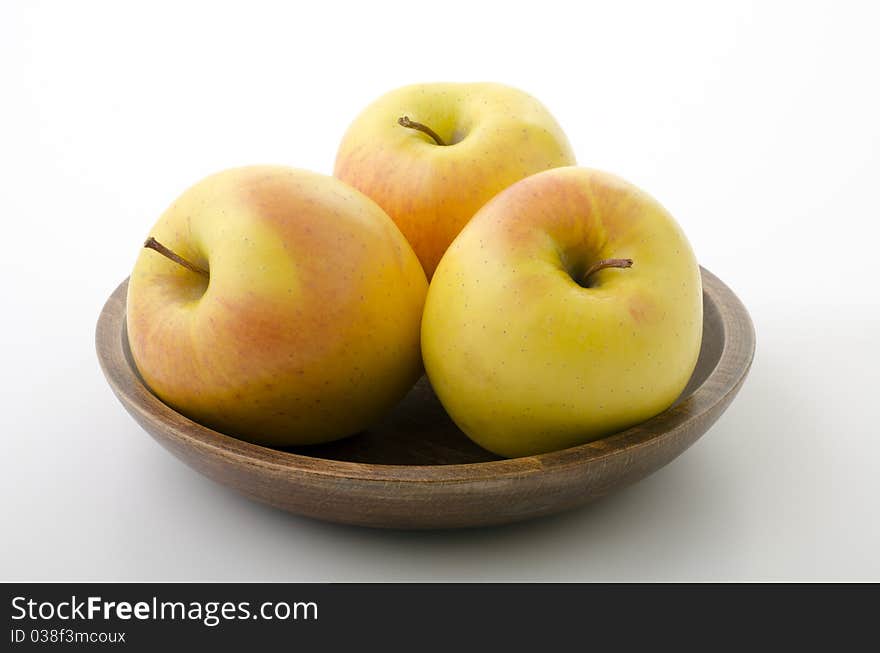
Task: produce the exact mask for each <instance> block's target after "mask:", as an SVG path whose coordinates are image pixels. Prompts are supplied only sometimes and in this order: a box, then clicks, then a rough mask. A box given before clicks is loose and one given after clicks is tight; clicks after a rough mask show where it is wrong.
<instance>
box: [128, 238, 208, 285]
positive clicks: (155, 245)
mask: <svg viewBox="0 0 880 653" xmlns="http://www.w3.org/2000/svg"><path fill="white" fill-rule="evenodd" d="M144 247H146V248H147V249H154V250H156V251H157V252H159V253H160V254H161V255H162V256H165V257H167V258H170V259H171V260H172V261H174V262H175V263H177V264H178V265H182V266H183V267H185V268H186V269H187V270H192V271H193V272H195V273H196V274H201V275H203V276H205V277H207V276H208V271H207V270H205V269H204V268H200V267H199V266H198V265H195V264H194V263H190V262H189V261H187V260H186V259H185V258H183V257H182V256H180V255H179V254H177V253H176V252H173V251H172V250H170V249H168V248H167V247H165V245H163V244H162V243H160V242H159V241H158V240H156V239H155V238H153V237H152V236H150V237H149V238H147V240H146V242H145V243H144Z"/></svg>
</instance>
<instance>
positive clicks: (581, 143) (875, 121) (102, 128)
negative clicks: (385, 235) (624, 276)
mask: <svg viewBox="0 0 880 653" xmlns="http://www.w3.org/2000/svg"><path fill="white" fill-rule="evenodd" d="M305 4H306V3H293V2H288V3H278V4H266V3H260V2H241V3H238V4H225V3H216V2H212V3H204V4H197V3H184V2H173V3H168V4H165V3H158V2H149V3H146V2H145V3H141V4H140V5H139V6H135V4H134V3H115V2H85V1H84V2H76V3H61V2H57V3H47V2H24V1H22V2H9V1H6V2H3V3H2V8H0V96H2V99H0V225H2V232H0V233H2V236H0V238H2V240H0V273H2V274H0V278H2V306H3V310H2V322H0V335H2V348H3V358H2V365H3V369H2V375H0V384H2V387H0V397H2V401H3V406H2V411H0V420H2V422H0V427H2V428H0V434H2V435H0V437H2V451H0V497H2V498H0V501H2V504H0V523H2V524H3V526H2V527H0V530H2V531H3V535H2V539H0V542H2V544H0V547H2V549H0V550H2V556H0V579H4V580H14V579H31V580H37V579H55V580H77V579H103V580H116V579H120V580H154V579H155V580H188V579H193V580H197V579H201V580H223V579H235V580H295V581H359V580H432V579H433V580H481V579H495V580H740V579H751V580H779V579H793V580H813V579H819V580H843V579H853V580H880V560H878V551H880V519H878V514H880V469H878V466H880V463H878V461H880V426H878V424H880V421H878V418H877V407H878V401H877V392H878V390H880V372H878V370H880V354H878V344H877V340H878V334H880V290H878V287H877V286H878V281H880V274H878V271H877V262H876V261H877V257H876V250H877V237H878V233H880V230H878V226H877V224H878V220H880V209H878V194H880V90H878V89H880V72H878V70H880V69H878V62H880V45H878V44H880V40H878V38H877V33H876V30H877V26H878V24H880V17H878V15H877V10H876V9H875V6H876V5H875V4H874V3H869V2H865V3H843V2H829V3H822V4H818V3H791V4H785V3H757V2H756V3H749V2H731V3H717V4H716V3H699V2H695V3H680V2H662V3H653V2H645V3H633V2H601V3H580V2H579V3H575V2H571V3H559V2H550V1H547V0H542V1H541V2H531V3H515V2H510V1H509V2H505V3H503V4H500V5H498V6H491V7H485V8H484V6H483V3H478V2H473V1H469V2H444V3H418V2H408V3H406V2H400V1H395V2H376V1H371V2H364V3H357V4H355V3H352V4H351V5H340V4H338V3H333V2H327V1H324V2H314V3H309V5H308V6H304V5H305ZM438 80H448V81H479V80H492V81H500V82H505V83H508V84H512V85H514V86H518V87H520V88H523V89H524V90H527V91H529V92H530V93H532V94H534V95H535V96H536V97H538V98H539V99H541V100H542V101H543V102H544V103H545V104H546V105H547V106H548V107H549V108H550V110H551V111H552V112H553V113H554V115H555V116H556V117H557V119H558V120H559V122H560V123H561V125H562V126H563V128H564V129H565V131H566V132H567V134H568V136H569V138H570V140H571V142H572V144H573V146H574V148H575V150H576V152H577V155H578V158H579V161H580V163H581V164H584V165H589V166H593V167H598V168H604V169H608V170H610V171H613V172H616V173H618V174H621V175H623V176H624V177H626V178H628V179H629V180H631V181H633V182H635V183H636V184H638V185H640V186H642V187H643V188H645V189H646V190H648V191H649V192H650V193H652V194H653V195H654V196H655V197H657V198H658V199H660V200H661V202H663V203H664V204H665V205H666V206H667V207H668V208H669V209H670V210H671V211H672V213H673V214H674V215H675V216H676V217H677V218H678V220H679V221H680V222H681V224H682V225H683V227H684V229H685V231H686V233H687V234H688V235H689V237H690V239H691V242H692V244H693V246H694V249H695V250H696V252H697V254H698V257H699V259H700V261H701V263H702V264H703V265H705V266H706V267H707V268H709V269H710V270H712V271H713V272H715V273H716V274H718V275H719V276H720V277H721V278H722V279H723V280H725V281H726V282H727V283H728V284H729V285H730V286H731V287H732V288H733V289H734V290H735V291H736V292H737V293H738V294H739V295H740V297H741V298H742V300H743V301H744V303H745V304H746V306H747V307H748V308H749V309H750V311H751V313H752V316H753V318H754V321H755V325H756V330H757V335H758V350H757V355H756V358H755V364H754V367H753V369H752V373H751V375H750V377H749V379H748V381H747V383H746V385H745V387H744V388H743V390H742V392H741V394H740V396H739V398H738V399H737V400H736V401H735V402H734V403H733V405H732V406H731V407H730V409H729V410H728V412H727V413H726V414H725V415H724V416H723V417H722V419H721V420H720V421H719V422H718V423H717V425H716V426H715V427H714V428H713V429H712V430H711V431H710V432H709V433H708V434H707V435H706V436H704V437H703V438H702V439H701V440H700V441H699V442H698V443H697V444H696V445H695V446H694V447H693V448H691V449H690V450H689V451H688V452H686V453H685V454H684V455H683V456H681V457H680V458H679V459H677V460H676V461H675V462H674V463H672V464H670V465H669V466H667V467H665V468H664V469H662V470H661V471H659V472H658V473H656V474H655V475H653V476H651V477H650V478H648V479H646V480H645V481H643V482H640V483H638V484H636V485H635V486H632V487H630V488H628V489H626V490H624V491H621V492H619V493H618V494H616V495H613V496H611V497H608V498H607V499H605V500H603V501H601V502H599V503H596V504H594V505H592V506H590V507H587V508H585V509H582V510H577V511H574V512H570V513H567V514H564V515H560V516H557V517H552V518H548V519H544V520H540V521H535V522H531V523H525V524H520V525H515V526H510V527H504V528H496V529H491V530H479V531H470V532H445V533H443V532H441V533H405V532H381V531H370V530H363V529H357V528H349V527H341V526H334V525H330V524H323V523H319V522H314V521H310V520H307V519H304V518H298V517H293V516H290V515H287V514H284V513H281V512H277V511H275V510H273V509H270V508H267V507H263V506H261V505H257V504H254V503H251V502H249V501H247V500H246V499H243V498H240V497H239V496H238V495H236V494H234V493H233V492H232V491H230V490H226V489H224V488H222V487H219V486H216V485H214V484H213V483H211V482H210V481H208V480H206V479H204V478H202V477H200V476H198V475H197V474H196V473H194V472H192V471H190V470H189V469H188V468H186V467H185V466H184V465H182V464H181V463H179V462H178V461H177V460H176V459H174V458H173V457H172V456H171V455H169V454H168V453H166V452H165V451H164V450H163V449H161V448H160V447H159V446H158V445H156V444H155V443H154V442H153V441H152V440H151V439H150V438H149V437H148V436H147V435H146V434H145V433H144V432H142V431H141V430H140V429H139V428H138V427H137V426H136V425H135V423H134V422H133V421H132V420H131V419H130V418H129V417H128V415H127V414H126V413H125V412H124V410H123V409H122V407H121V406H120V405H119V404H118V403H117V402H116V400H115V398H114V397H113V395H112V394H111V392H110V390H109V388H108V386H107V385H106V383H105V381H104V379H103V377H102V376H101V373H100V370H99V368H98V364H97V360H96V357H95V353H94V347H93V334H94V324H95V320H96V318H97V316H98V313H99V311H100V309H101V306H102V304H103V302H104V300H105V299H106V297H107V296H108V295H109V293H110V292H111V291H112V290H113V288H115V287H116V285H117V284H118V283H119V282H120V281H121V280H122V279H123V278H125V276H126V275H127V274H128V273H129V270H130V268H131V266H132V264H133V262H134V259H135V256H136V254H137V252H138V249H139V247H140V245H141V243H142V241H143V239H144V237H145V235H146V234H147V232H148V230H149V228H150V226H151V225H152V223H153V222H154V220H155V219H156V218H157V217H158V215H159V214H160V213H161V212H162V210H163V209H164V208H165V207H166V206H167V205H168V204H169V203H170V202H171V201H172V200H173V199H174V198H175V196H176V195H177V194H178V193H179V192H181V191H182V190H183V189H184V188H185V187H186V186H188V185H190V184H191V183H193V182H195V181H196V180H198V179H199V178H201V177H202V176H204V175H206V174H208V173H210V172H213V171H216V170H219V169H222V168H225V167H229V166H236V165H242V164H248V163H285V164H290V165H294V166H298V167H305V168H311V169H314V170H318V171H322V172H325V173H329V172H330V171H331V169H332V163H333V159H334V155H335V150H336V146H337V144H338V142H339V139H340V137H341V135H342V133H343V131H344V129H345V127H346V126H347V125H348V123H349V122H350V121H351V120H352V119H353V118H354V116H355V115H356V114H357V113H358V112H359V111H360V109H361V108H363V107H364V106H365V105H366V103H368V102H369V101H371V100H372V99H374V98H375V97H377V96H379V95H381V94H382V93H384V92H385V91H387V90H390V89H392V88H394V87H396V86H399V85H402V84H406V83H411V82H418V81H438Z"/></svg>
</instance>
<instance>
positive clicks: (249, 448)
mask: <svg viewBox="0 0 880 653" xmlns="http://www.w3.org/2000/svg"><path fill="white" fill-rule="evenodd" d="M700 272H701V274H702V282H703V293H704V299H705V298H708V300H709V301H710V302H711V303H712V304H713V305H714V308H715V310H716V311H717V312H718V314H719V319H720V322H721V325H722V327H723V329H722V331H723V334H722V347H721V355H720V357H719V359H718V362H717V363H716V365H715V367H714V368H713V370H712V371H711V372H710V373H709V375H708V376H707V377H706V378H705V379H704V380H703V382H702V383H701V384H700V385H699V386H698V387H697V388H695V389H694V391H693V392H692V393H691V394H690V395H689V396H687V397H686V398H685V399H684V400H682V401H681V402H680V403H678V404H675V405H673V406H672V407H670V408H668V409H667V410H665V411H663V412H662V413H660V414H658V415H656V416H654V417H652V418H650V419H648V420H646V421H644V422H642V423H640V424H637V425H635V426H633V427H631V428H629V429H626V430H624V431H620V432H618V433H615V434H612V435H609V436H606V437H604V438H601V439H599V440H595V441H593V442H588V443H586V444H582V445H578V446H575V447H569V448H567V449H562V450H559V451H553V452H549V453H544V454H536V455H532V456H523V457H519V458H508V459H502V460H493V461H487V462H475V463H454V464H448V465H442V464H440V465H436V464H435V465H391V464H376V463H363V462H349V461H340V460H333V459H328V458H316V457H313V456H308V455H304V454H299V453H293V452H289V451H283V450H279V449H273V448H270V447H265V446H262V445H258V444H253V443H251V442H246V441H244V440H239V439H238V438H235V437H232V436H229V435H225V434H223V433H220V432H218V431H215V430H213V429H210V428H208V427H206V426H203V425H201V424H199V423H197V422H194V421H192V420H190V419H189V418H187V417H186V416H184V415H182V414H181V413H178V412H177V411H175V410H174V409H172V408H171V407H169V406H168V405H166V404H165V403H163V402H162V401H161V400H160V399H159V398H158V397H156V396H155V395H154V394H153V393H152V392H151V391H150V390H149V389H148V388H147V386H146V385H145V384H144V382H143V381H142V380H141V378H140V375H139V374H138V373H137V371H136V369H135V368H134V365H133V363H132V361H131V359H130V356H129V354H128V351H127V349H128V348H127V341H126V336H125V311H126V296H127V290H128V278H126V279H125V280H124V281H122V283H120V284H119V286H117V288H116V289H115V290H114V291H113V293H112V294H111V295H110V297H109V298H108V299H107V301H106V303H105V304H104V307H103V309H102V311H101V314H100V316H99V318H98V323H97V325H96V329H95V345H96V350H97V354H98V360H99V362H100V365H101V369H102V370H103V372H104V375H105V376H106V378H107V381H108V383H109V384H110V386H111V388H112V389H113V392H114V393H115V394H116V396H117V397H118V398H119V400H120V401H121V402H122V403H123V405H124V406H125V407H126V409H127V410H128V411H129V412H131V413H132V414H134V416H135V417H136V418H138V417H139V419H138V421H139V422H141V423H142V424H143V423H144V422H146V423H150V424H154V425H155V426H156V428H161V430H162V433H163V435H164V436H165V437H167V438H171V439H172V440H176V441H178V442H179V444H181V445H184V446H187V447H189V448H196V449H201V450H202V451H203V453H206V454H209V453H214V454H216V455H221V456H224V457H231V458H233V459H235V460H236V461H237V462H239V463H241V464H245V465H253V466H256V467H259V468H261V469H262V470H263V471H264V472H266V473H270V474H291V473H294V474H305V475H317V476H322V477H335V478H339V479H357V480H360V481H375V482H380V483H389V482H392V483H406V482H419V483H463V482H472V481H487V480H501V479H511V478H519V477H523V476H528V475H532V474H540V473H547V472H565V471H568V470H569V469H570V468H572V467H578V466H583V465H588V464H593V463H596V462H597V461H600V460H601V459H603V458H608V457H612V456H621V455H623V456H634V454H635V453H636V452H637V450H638V449H640V448H642V447H645V446H648V445H652V444H657V443H658V441H660V440H663V439H665V438H668V437H673V435H674V434H675V433H677V432H679V431H681V430H682V429H686V428H687V427H688V425H689V424H691V423H693V422H697V421H699V420H700V419H701V418H703V417H704V416H706V415H707V414H708V413H710V412H711V411H712V409H713V407H714V406H716V405H718V404H723V403H724V402H725V401H726V400H727V397H728V395H730V394H731V393H735V392H736V391H737V390H738V388H739V386H740V385H741V383H742V382H743V380H744V379H745V377H746V375H747V374H748V371H749V368H750V367H751V363H752V360H753V358H754V352H755V330H754V326H753V324H752V320H751V317H750V316H749V313H748V311H747V310H746V308H745V306H744V305H743V304H742V302H741V301H740V300H739V298H738V297H737V296H736V295H735V294H734V292H733V291H732V290H731V289H730V288H729V287H727V285H725V284H724V282H722V281H721V280H720V279H719V278H718V277H716V276H715V275H714V274H712V273H711V272H709V271H708V270H706V269H705V268H703V267H702V266H701V267H700ZM704 310H705V308H704Z"/></svg>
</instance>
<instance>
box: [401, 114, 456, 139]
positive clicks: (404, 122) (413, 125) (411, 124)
mask: <svg viewBox="0 0 880 653" xmlns="http://www.w3.org/2000/svg"><path fill="white" fill-rule="evenodd" d="M397 124H398V125H400V126H401V127H407V128H408V129H416V130H418V131H420V132H422V133H424V134H427V135H428V136H430V137H431V138H433V139H434V142H435V143H437V145H446V143H444V142H443V139H442V138H440V137H439V136H438V135H437V132H435V131H434V130H433V129H431V128H430V127H428V126H427V125H423V124H422V123H420V122H416V121H414V120H410V119H409V116H403V117H402V118H398V119H397Z"/></svg>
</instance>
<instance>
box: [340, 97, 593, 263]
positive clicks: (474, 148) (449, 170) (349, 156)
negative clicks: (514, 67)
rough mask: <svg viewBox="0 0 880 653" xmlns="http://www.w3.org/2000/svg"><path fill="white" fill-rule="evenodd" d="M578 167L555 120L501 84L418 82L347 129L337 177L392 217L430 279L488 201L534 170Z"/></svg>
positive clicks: (383, 99) (372, 108)
mask: <svg viewBox="0 0 880 653" xmlns="http://www.w3.org/2000/svg"><path fill="white" fill-rule="evenodd" d="M574 163H575V158H574V154H573V153H572V150H571V146H570V145H569V143H568V140H567V139H566V137H565V134H564V133H563V132H562V129H560V127H559V125H558V124H557V123H556V120H554V118H553V116H551V115H550V113H549V112H548V111H547V109H545V108H544V106H543V105H541V103H539V102H538V101H537V100H536V99H535V98H533V97H531V96H530V95H527V94H526V93H523V92H522V91H520V90H517V89H515V88H510V87H508V86H503V85H501V84H489V83H480V84H451V83H448V84H447V83H444V84H417V85H413V86H405V87H403V88H400V89H397V90H395V91H391V92H390V93H388V94H386V95H384V96H383V97H381V98H379V99H378V100H376V101H375V102H374V103H373V104H371V105H370V106H369V107H367V109H365V110H364V112H363V113H361V115H360V116H359V117H358V118H357V119H356V120H355V121H354V123H353V124H352V125H351V127H349V129H348V131H347V132H346V134H345V136H344V137H343V139H342V143H341V145H340V146H339V152H338V154H337V156H336V165H335V170H334V175H335V176H337V177H338V178H339V179H342V180H343V181H345V182H347V183H349V184H351V185H352V186H354V187H355V188H357V189H358V190H360V191H362V192H363V193H365V194H366V195H369V196H370V197H372V198H373V199H374V200H376V202H377V203H378V204H379V206H381V207H382V208H383V209H385V211H386V212H387V213H388V215H390V216H391V218H392V219H393V220H394V222H395V223H396V224H397V226H398V227H400V230H401V231H402V232H403V235H404V236H406V238H407V240H408V241H409V243H410V244H411V245H412V247H413V249H414V250H415V252H416V255H417V256H418V257H419V260H420V261H421V262H422V266H423V267H424V269H425V274H426V275H427V276H428V278H429V279H430V278H431V276H432V274H433V273H434V268H436V267H437V263H438V262H439V261H440V257H441V256H443V252H445V251H446V248H447V247H448V246H449V244H450V243H451V242H452V240H453V239H454V238H455V236H456V235H458V232H459V231H461V228H462V227H463V226H464V225H465V224H466V223H467V221H468V220H470V219H471V217H472V216H473V215H474V213H476V212H477V210H478V209H479V208H480V207H481V206H483V204H485V203H486V202H487V201H488V200H489V199H491V198H492V197H493V196H494V195H496V194H497V193H498V192H499V191H501V190H503V189H504V188H506V187H507V186H509V185H510V184H512V183H514V182H515V181H518V180H520V179H522V178H523V177H527V176H529V175H531V174H534V173H536V172H540V171H542V170H546V169H548V168H555V167H559V166H567V165H573V164H574Z"/></svg>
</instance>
